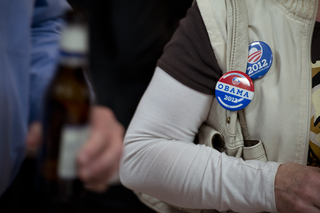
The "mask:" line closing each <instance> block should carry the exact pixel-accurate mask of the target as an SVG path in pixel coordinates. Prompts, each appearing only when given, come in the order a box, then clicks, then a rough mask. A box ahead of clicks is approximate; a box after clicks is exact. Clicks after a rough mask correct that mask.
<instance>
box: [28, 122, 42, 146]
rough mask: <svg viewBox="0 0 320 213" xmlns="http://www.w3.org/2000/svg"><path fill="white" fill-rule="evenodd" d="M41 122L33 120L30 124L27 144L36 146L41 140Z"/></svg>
mask: <svg viewBox="0 0 320 213" xmlns="http://www.w3.org/2000/svg"><path fill="white" fill-rule="evenodd" d="M41 131H42V128H41V123H40V122H33V123H31V124H30V126H29V129H28V134H27V138H26V144H27V146H38V145H39V143H40V141H41Z"/></svg>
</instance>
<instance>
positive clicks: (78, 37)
mask: <svg viewBox="0 0 320 213" xmlns="http://www.w3.org/2000/svg"><path fill="white" fill-rule="evenodd" d="M87 31H88V30H87V27H86V25H84V24H79V23H72V24H70V23H69V24H68V25H67V26H66V27H65V28H64V29H63V30H62V35H61V40H60V50H59V64H60V65H63V66H68V67H80V66H86V65H87V63H88V35H87V34H88V32H87Z"/></svg>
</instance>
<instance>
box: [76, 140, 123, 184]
mask: <svg viewBox="0 0 320 213" xmlns="http://www.w3.org/2000/svg"><path fill="white" fill-rule="evenodd" d="M121 155H122V138H120V137H118V138H114V139H113V143H111V146H109V147H108V148H107V149H105V150H104V152H103V153H101V155H100V156H99V157H97V158H96V159H95V160H93V161H92V162H90V163H89V164H87V165H86V166H83V167H82V168H81V169H80V170H79V176H80V178H81V179H82V180H83V181H84V182H87V183H88V182H97V181H104V180H106V179H108V178H110V177H111V176H112V175H113V173H114V172H115V171H118V169H119V161H120V157H121Z"/></svg>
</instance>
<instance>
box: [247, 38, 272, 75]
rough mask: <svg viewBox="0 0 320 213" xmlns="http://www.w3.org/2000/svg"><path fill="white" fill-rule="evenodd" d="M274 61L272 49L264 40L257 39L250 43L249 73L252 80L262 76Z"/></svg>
mask: <svg viewBox="0 0 320 213" xmlns="http://www.w3.org/2000/svg"><path fill="white" fill-rule="evenodd" d="M272 61H273V54H272V50H271V48H270V47H269V45H268V44H266V43H265V42H263V41H255V42H252V43H251V44H250V45H249V56H248V63H247V72H246V73H247V75H249V77H250V78H251V79H252V80H255V79H259V78H262V77H263V76H264V75H265V74H266V73H267V72H268V71H269V69H270V67H271V65H272Z"/></svg>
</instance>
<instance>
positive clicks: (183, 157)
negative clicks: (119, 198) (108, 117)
mask: <svg viewBox="0 0 320 213" xmlns="http://www.w3.org/2000/svg"><path fill="white" fill-rule="evenodd" d="M211 101H212V96H209V95H205V94H202V93H199V92H196V91H194V90H192V89H190V88H188V87H186V86H184V85H182V84H181V83H179V82H178V81H176V80H175V79H173V78H172V77H170V76H169V75H167V74H166V73H165V72H163V71H161V70H157V71H156V73H155V76H154V77H153V80H152V82H151V84H150V85H149V88H148V89H147V91H146V93H145V95H144V97H143V98H142V100H141V102H140V104H139V107H138V109H137V111H136V114H135V116H134V118H133V120H132V122H131V124H130V127H129V129H128V132H127V134H126V138H125V154H124V158H123V161H122V167H121V173H120V177H121V180H122V182H123V183H124V185H126V186H127V187H129V188H132V189H133V190H136V191H140V192H143V193H146V194H149V195H151V196H154V197H156V198H158V199H160V200H163V201H166V202H168V203H170V204H173V205H176V206H181V207H186V208H197V209H199V208H200V209H218V210H227V209H232V210H235V211H240V212H241V211H245V212H257V211H276V209H275V203H274V189H273V187H274V177H275V172H276V169H277V167H278V164H274V163H263V162H259V161H247V162H245V161H243V160H241V159H236V158H233V157H229V156H226V155H225V154H221V153H219V152H218V151H216V150H214V149H212V148H209V147H205V146H204V145H195V144H194V143H193V140H194V137H195V134H196V133H197V131H198V128H199V126H200V125H201V124H202V123H203V122H204V121H205V119H206V117H207V114H208V112H209V108H210V104H211Z"/></svg>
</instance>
